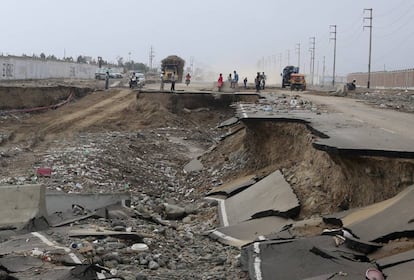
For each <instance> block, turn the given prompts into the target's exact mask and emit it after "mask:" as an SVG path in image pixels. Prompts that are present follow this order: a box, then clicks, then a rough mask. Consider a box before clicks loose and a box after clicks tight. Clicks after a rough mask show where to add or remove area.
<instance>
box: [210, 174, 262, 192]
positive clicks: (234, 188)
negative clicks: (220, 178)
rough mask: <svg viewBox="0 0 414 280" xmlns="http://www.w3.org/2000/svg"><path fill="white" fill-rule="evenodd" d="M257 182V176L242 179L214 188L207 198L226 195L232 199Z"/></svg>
mask: <svg viewBox="0 0 414 280" xmlns="http://www.w3.org/2000/svg"><path fill="white" fill-rule="evenodd" d="M257 180H258V179H257V176H256V175H248V176H244V177H240V178H237V179H235V180H232V181H230V182H227V183H225V184H223V185H221V186H219V187H216V188H214V189H213V190H211V191H210V192H209V193H207V196H214V195H224V196H226V197H230V196H233V195H235V194H237V193H239V192H241V191H243V190H245V189H246V188H248V187H250V186H251V185H253V184H255V183H256V182H257Z"/></svg>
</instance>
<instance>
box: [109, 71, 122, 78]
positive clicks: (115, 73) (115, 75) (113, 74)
mask: <svg viewBox="0 0 414 280" xmlns="http://www.w3.org/2000/svg"><path fill="white" fill-rule="evenodd" d="M109 77H110V78H114V79H122V78H123V75H122V74H121V73H119V72H109Z"/></svg>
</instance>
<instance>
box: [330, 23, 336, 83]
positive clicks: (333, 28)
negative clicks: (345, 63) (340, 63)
mask: <svg viewBox="0 0 414 280" xmlns="http://www.w3.org/2000/svg"><path fill="white" fill-rule="evenodd" d="M330 29H331V30H330V34H331V36H333V38H332V37H331V38H329V40H333V41H334V57H333V71H332V86H335V67H336V25H331V26H330Z"/></svg>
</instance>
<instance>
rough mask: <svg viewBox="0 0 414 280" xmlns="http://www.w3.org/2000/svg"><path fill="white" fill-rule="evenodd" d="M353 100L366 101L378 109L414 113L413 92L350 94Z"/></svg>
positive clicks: (379, 91)
mask: <svg viewBox="0 0 414 280" xmlns="http://www.w3.org/2000/svg"><path fill="white" fill-rule="evenodd" d="M349 96H350V97H352V98H357V99H361V100H364V101H365V102H367V103H368V104H371V105H374V106H375V107H377V108H384V109H393V110H398V111H401V112H407V113H413V112H414V94H413V93H412V92H404V91H398V92H395V93H390V91H385V90H384V91H381V90H377V91H373V92H362V93H352V94H349Z"/></svg>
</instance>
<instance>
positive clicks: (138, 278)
mask: <svg viewBox="0 0 414 280" xmlns="http://www.w3.org/2000/svg"><path fill="white" fill-rule="evenodd" d="M135 280H148V277H147V276H146V275H144V274H138V275H137V276H136V277H135Z"/></svg>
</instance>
